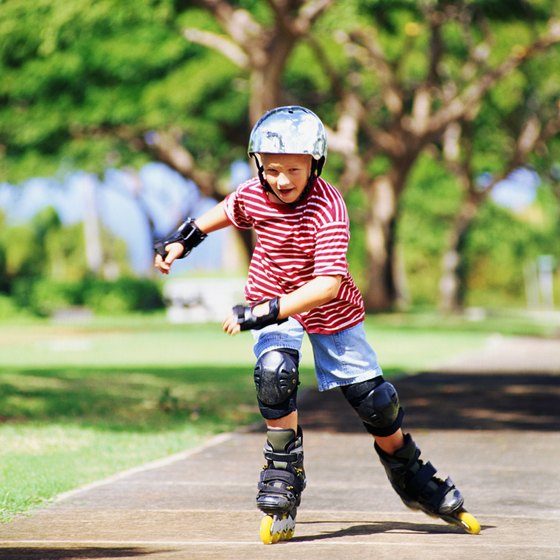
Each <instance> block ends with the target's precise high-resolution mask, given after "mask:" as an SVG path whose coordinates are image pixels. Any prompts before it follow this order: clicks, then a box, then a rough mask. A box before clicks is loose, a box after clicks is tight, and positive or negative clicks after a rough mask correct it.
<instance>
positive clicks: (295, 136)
mask: <svg viewBox="0 0 560 560" xmlns="http://www.w3.org/2000/svg"><path fill="white" fill-rule="evenodd" d="M248 152H249V155H250V156H254V155H255V154H259V153H263V154H309V155H310V156H312V157H313V159H315V160H316V161H317V162H320V164H321V167H322V164H323V163H324V161H325V158H326V156H327V135H326V132H325V127H324V126H323V123H322V122H321V119H319V117H318V116H317V115H316V114H315V113H313V112H312V111H310V110H309V109H306V108H305V107H299V106H298V105H293V106H288V107H277V108H276V109H272V110H271V111H268V113H265V115H264V116H262V117H261V118H260V120H259V122H257V124H256V125H255V126H254V127H253V130H252V131H251V136H250V137H249V149H248Z"/></svg>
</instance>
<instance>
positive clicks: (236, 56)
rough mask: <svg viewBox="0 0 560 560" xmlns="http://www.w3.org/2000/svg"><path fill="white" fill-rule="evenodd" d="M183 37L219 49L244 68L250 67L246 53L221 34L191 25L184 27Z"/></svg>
mask: <svg viewBox="0 0 560 560" xmlns="http://www.w3.org/2000/svg"><path fill="white" fill-rule="evenodd" d="M183 37H185V39H187V40H188V41H192V42H193V43H197V44H199V45H202V46H204V47H209V48H210V49H214V50H217V51H218V52H220V53H222V54H223V55H224V56H225V57H226V58H229V59H230V60H231V61H232V62H233V63H234V64H235V65H236V66H239V67H240V68H243V69H244V70H247V69H248V68H249V58H248V57H247V55H246V53H245V52H244V51H243V50H242V49H241V48H240V47H239V46H238V45H237V44H236V43H234V42H233V41H230V40H229V39H226V38H225V37H223V36H221V35H218V34H216V33H212V32H210V31H202V30H201V29H194V28H190V27H189V28H186V29H183Z"/></svg>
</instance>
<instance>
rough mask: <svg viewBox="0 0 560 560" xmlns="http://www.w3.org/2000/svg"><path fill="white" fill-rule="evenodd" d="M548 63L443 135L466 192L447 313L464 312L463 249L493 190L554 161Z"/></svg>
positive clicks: (444, 290) (553, 86)
mask: <svg viewBox="0 0 560 560" xmlns="http://www.w3.org/2000/svg"><path fill="white" fill-rule="evenodd" d="M547 58H548V59H550V60H548V61H547V60H546V58H545V59H544V60H542V57H541V60H539V62H538V63H536V64H530V63H527V64H524V65H521V66H520V67H518V68H517V69H516V71H515V72H514V73H512V75H511V76H510V77H509V80H506V81H505V83H504V84H502V87H500V88H496V90H495V91H493V92H491V93H490V95H489V96H488V99H487V100H486V103H485V105H484V107H483V108H482V109H481V110H480V111H479V113H478V115H477V116H476V118H474V119H472V120H469V119H463V120H461V121H458V122H457V123H454V124H453V125H450V126H449V127H448V129H447V130H446V133H445V135H444V141H443V143H442V155H443V159H444V161H445V163H446V164H447V166H448V168H449V169H450V170H451V171H452V172H453V173H454V175H455V176H456V177H457V181H458V183H459V185H460V187H461V190H462V193H463V195H462V200H461V204H460V207H459V210H458V212H457V214H456V215H455V217H454V220H453V224H452V228H451V230H450V233H449V238H448V243H447V250H446V252H445V254H444V257H443V263H442V264H443V267H442V268H443V273H442V278H441V282H440V308H441V309H442V310H444V311H446V312H452V311H456V310H460V309H461V308H462V307H463V303H464V302H463V296H464V294H465V293H466V277H465V271H466V267H465V264H464V254H463V249H464V246H465V242H466V240H467V238H468V236H469V232H470V230H471V228H472V225H473V221H474V219H475V218H476V216H477V214H478V211H479V209H480V207H481V206H482V204H484V202H485V201H486V200H487V199H488V196H489V195H490V194H491V192H492V190H493V189H494V187H495V186H496V185H497V184H499V183H500V181H502V180H504V179H506V178H507V177H508V176H509V175H510V174H511V173H512V172H514V171H515V170H516V169H518V168H519V167H521V166H524V165H527V164H533V165H534V166H535V167H536V168H537V169H539V171H540V172H541V173H543V175H545V174H546V172H547V170H548V169H551V167H552V165H553V163H554V161H555V155H554V152H552V153H551V151H550V149H549V146H550V144H551V142H552V141H553V139H554V138H555V136H557V135H558V132H559V131H560V87H559V86H558V84H557V83H556V80H554V79H551V77H550V75H548V74H547V73H543V72H542V70H541V68H542V63H543V62H544V61H546V62H547V64H546V67H551V68H552V67H554V66H555V65H557V64H558V61H559V60H558V55H557V53H554V52H550V53H548V56H547ZM508 82H510V83H509V84H508ZM556 156H558V154H556ZM489 170H491V174H490V175H488V179H487V180H486V182H485V184H481V176H482V174H483V172H486V173H488V171H489Z"/></svg>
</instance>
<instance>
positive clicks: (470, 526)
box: [457, 511, 480, 535]
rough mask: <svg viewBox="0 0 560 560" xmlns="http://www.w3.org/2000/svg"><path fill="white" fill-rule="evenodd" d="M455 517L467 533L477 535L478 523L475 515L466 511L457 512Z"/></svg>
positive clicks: (478, 531)
mask: <svg viewBox="0 0 560 560" xmlns="http://www.w3.org/2000/svg"><path fill="white" fill-rule="evenodd" d="M457 519H458V520H459V522H460V523H461V527H463V529H465V531H466V532H467V533H470V534H471V535H478V534H479V533H480V523H479V522H478V521H477V520H476V517H475V516H474V515H471V514H470V513H469V512H468V511H462V512H461V513H459V515H458V516H457Z"/></svg>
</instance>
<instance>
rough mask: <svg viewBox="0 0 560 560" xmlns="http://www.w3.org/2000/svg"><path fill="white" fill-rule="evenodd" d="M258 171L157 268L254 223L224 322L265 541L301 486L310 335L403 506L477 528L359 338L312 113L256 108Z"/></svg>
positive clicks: (339, 208) (288, 521)
mask: <svg viewBox="0 0 560 560" xmlns="http://www.w3.org/2000/svg"><path fill="white" fill-rule="evenodd" d="M248 152H249V155H250V156H251V157H253V158H254V159H255V163H256V165H257V169H258V176H257V177H255V178H253V179H250V180H248V181H246V182H245V183H243V184H241V185H240V186H239V187H238V188H237V189H236V190H235V191H234V192H233V193H231V194H230V195H229V196H228V197H227V198H226V199H225V200H224V201H223V202H221V203H220V204H218V205H216V206H215V207H213V208H212V209H210V210H209V211H207V212H206V213H204V214H203V215H202V216H200V217H198V218H196V220H193V219H191V218H189V219H188V220H187V221H185V223H184V224H183V225H182V226H181V227H180V228H179V229H178V230H177V231H176V232H175V233H173V234H172V235H170V236H169V237H168V238H166V239H164V240H162V241H160V242H158V243H157V244H156V252H157V254H156V259H155V266H156V268H158V269H159V270H160V271H161V272H162V273H164V274H168V273H169V271H170V269H171V266H172V263H173V262H174V261H175V260H176V259H177V258H183V257H185V256H187V255H188V254H189V253H190V252H191V250H192V249H193V248H194V247H196V246H197V245H199V244H200V243H201V242H202V241H203V240H204V239H205V238H206V236H207V235H208V234H210V233H212V232H213V231H216V230H218V229H221V228H224V227H226V226H231V225H233V226H234V227H236V228H240V229H249V228H252V229H254V230H255V232H256V234H257V241H256V247H255V250H254V252H253V256H252V258H251V263H250V266H249V272H248V278H247V283H246V286H245V296H246V300H247V304H246V305H238V306H235V307H234V308H233V313H232V314H231V315H229V316H228V317H227V318H226V319H225V320H224V322H223V329H224V331H225V332H226V333H228V334H230V335H236V334H238V333H239V332H240V331H245V330H250V331H251V333H252V335H253V339H254V353H255V357H256V365H255V370H254V381H255V387H256V392H257V402H258V405H259V410H260V412H261V414H262V416H263V418H264V420H265V423H266V427H267V440H266V443H265V445H264V457H265V466H264V468H263V470H262V472H261V474H260V480H259V483H258V494H257V498H256V501H257V507H258V508H259V509H260V510H261V511H263V512H264V514H265V515H264V517H263V520H262V523H261V529H260V534H261V539H262V541H263V542H264V543H265V544H270V543H274V542H277V541H279V540H287V539H290V538H291V537H292V535H293V533H294V528H295V518H296V514H297V508H298V507H299V505H300V501H301V494H302V492H303V490H304V489H305V485H306V480H305V470H304V464H303V456H304V452H303V448H304V447H303V432H302V429H301V427H300V425H299V422H298V409H297V392H298V385H299V362H300V351H301V345H302V342H303V336H304V334H305V333H306V334H307V336H308V337H309V340H310V343H311V346H312V349H313V357H314V362H315V372H316V376H317V382H318V387H319V390H320V391H325V390H328V389H332V388H335V387H339V388H340V390H341V391H342V393H343V395H344V397H345V398H346V400H347V401H348V403H349V405H350V406H352V407H353V408H354V410H355V411H356V412H357V414H358V416H359V417H360V419H361V420H362V422H363V424H364V427H365V429H366V430H367V431H368V432H369V433H370V434H371V435H372V436H373V438H374V448H375V450H376V452H377V454H378V456H379V459H380V461H381V463H382V465H383V467H384V468H385V471H386V473H387V477H388V478H389V481H390V483H391V485H392V486H393V488H394V489H395V491H396V492H397V493H398V495H399V496H400V498H401V499H402V501H403V502H404V503H405V505H407V506H408V507H410V508H412V509H418V510H422V511H424V512H426V513H428V514H429V515H432V516H436V517H440V518H441V519H443V520H445V521H446V522H448V523H452V524H455V525H458V526H460V527H462V528H463V529H464V530H465V531H467V532H469V533H475V534H476V533H479V532H480V525H479V524H478V522H477V521H476V519H475V518H474V517H473V516H472V515H471V514H469V513H467V512H466V510H465V509H464V508H463V502H464V500H463V496H462V495H461V493H460V491H459V490H458V489H457V488H456V487H455V485H454V484H453V482H452V481H451V479H449V478H447V479H445V480H442V479H440V478H438V477H436V469H435V468H434V467H433V466H432V465H431V463H429V462H424V461H423V460H422V459H420V449H419V448H418V447H417V446H416V444H415V442H414V441H413V439H412V437H411V436H410V434H404V432H403V431H402V428H401V426H402V422H403V410H402V408H401V407H400V404H399V398H398V394H397V391H396V389H395V387H394V386H393V385H392V384H391V383H389V382H388V381H386V380H385V379H384V378H383V372H382V369H381V367H380V366H379V364H378V361H377V356H376V353H375V351H374V350H373V348H372V347H371V346H370V345H369V344H368V342H367V341H366V338H365V331H364V325H363V321H364V318H365V313H364V305H363V300H362V296H361V294H360V292H359V290H358V288H357V287H356V285H355V283H354V280H353V279H352V276H351V275H350V273H349V271H348V263H347V260H346V252H347V249H348V242H349V237H350V234H349V223H348V214H347V210H346V205H345V203H344V200H343V198H342V196H341V195H340V193H339V192H338V190H337V189H336V188H335V187H333V186H332V185H330V184H329V183H327V182H326V181H324V180H323V179H322V178H321V177H320V175H321V171H322V169H323V166H324V164H325V160H326V155H327V139H326V134H325V129H324V127H323V124H322V122H321V120H320V119H319V118H318V117H317V116H316V115H315V114H314V113H313V112H311V111H309V110H308V109H306V108H304V107H298V106H291V107H279V108H277V109H273V110H272V111H269V112H268V113H266V114H265V115H264V116H263V117H262V118H261V119H260V120H259V122H258V123H257V124H256V125H255V127H254V128H253V130H252V132H251V136H250V139H249V150H248Z"/></svg>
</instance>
